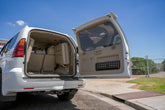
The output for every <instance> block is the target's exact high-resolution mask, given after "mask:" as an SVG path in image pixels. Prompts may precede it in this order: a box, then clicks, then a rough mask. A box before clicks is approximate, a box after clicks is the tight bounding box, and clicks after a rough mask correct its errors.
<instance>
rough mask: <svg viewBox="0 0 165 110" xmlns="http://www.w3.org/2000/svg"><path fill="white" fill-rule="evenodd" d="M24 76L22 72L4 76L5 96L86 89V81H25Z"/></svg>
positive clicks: (3, 87) (57, 79) (56, 79)
mask: <svg viewBox="0 0 165 110" xmlns="http://www.w3.org/2000/svg"><path fill="white" fill-rule="evenodd" d="M22 74H23V73H22V72H8V73H4V74H3V77H2V79H3V80H2V93H3V95H4V96H13V95H16V93H17V92H33V91H48V90H63V89H73V88H80V87H84V85H85V80H84V79H79V80H73V79H66V80H64V79H59V78H47V79H45V78H42V79H36V78H33V79H23V77H22V76H23V75H22Z"/></svg>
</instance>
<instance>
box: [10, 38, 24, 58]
mask: <svg viewBox="0 0 165 110" xmlns="http://www.w3.org/2000/svg"><path fill="white" fill-rule="evenodd" d="M24 46H25V38H23V39H21V40H20V41H19V43H18V44H17V46H16V47H15V49H14V52H13V55H12V56H13V57H23V56H24Z"/></svg>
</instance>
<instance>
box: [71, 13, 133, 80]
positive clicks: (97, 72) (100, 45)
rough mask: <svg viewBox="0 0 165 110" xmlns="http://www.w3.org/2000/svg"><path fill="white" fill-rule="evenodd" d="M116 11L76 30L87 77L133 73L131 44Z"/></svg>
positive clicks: (81, 69)
mask: <svg viewBox="0 0 165 110" xmlns="http://www.w3.org/2000/svg"><path fill="white" fill-rule="evenodd" d="M116 19H117V16H116V15H115V14H113V13H112V12H111V13H110V14H108V15H105V16H103V17H100V18H97V19H95V20H92V21H90V22H88V23H86V24H83V25H81V26H79V27H77V28H75V29H73V31H74V33H75V34H76V38H77V42H78V50H79V74H78V77H83V78H95V77H99V78H124V77H130V76H131V70H130V55H129V46H128V43H127V41H126V38H125V36H124V33H123V31H122V29H121V28H120V26H119V24H118V23H117V21H116Z"/></svg>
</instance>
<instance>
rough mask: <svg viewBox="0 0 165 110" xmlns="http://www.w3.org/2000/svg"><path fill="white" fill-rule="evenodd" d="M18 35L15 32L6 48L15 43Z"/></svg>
mask: <svg viewBox="0 0 165 110" xmlns="http://www.w3.org/2000/svg"><path fill="white" fill-rule="evenodd" d="M18 35H19V33H17V34H16V35H15V36H14V37H13V38H12V40H11V42H10V44H9V46H8V49H11V48H12V47H13V45H14V43H15V42H16V40H17V37H18Z"/></svg>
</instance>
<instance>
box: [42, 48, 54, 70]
mask: <svg viewBox="0 0 165 110" xmlns="http://www.w3.org/2000/svg"><path fill="white" fill-rule="evenodd" d="M55 67H56V63H55V49H54V48H52V47H49V48H48V49H47V54H46V55H45V58H44V62H43V68H42V72H43V73H45V72H46V73H53V72H54V69H55Z"/></svg>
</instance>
